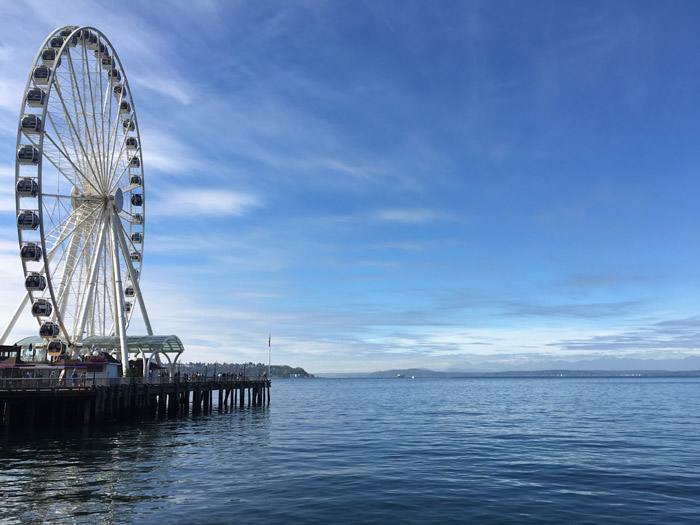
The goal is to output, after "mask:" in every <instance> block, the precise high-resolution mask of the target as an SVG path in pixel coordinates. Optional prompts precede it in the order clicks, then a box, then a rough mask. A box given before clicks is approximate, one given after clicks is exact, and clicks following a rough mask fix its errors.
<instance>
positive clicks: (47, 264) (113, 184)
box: [15, 26, 146, 344]
mask: <svg viewBox="0 0 700 525" xmlns="http://www.w3.org/2000/svg"><path fill="white" fill-rule="evenodd" d="M85 31H87V32H88V34H93V35H95V36H96V39H97V49H98V50H99V49H101V48H100V45H104V49H106V50H108V52H107V51H105V53H106V55H104V56H111V57H112V59H111V60H113V61H114V67H113V68H111V69H113V70H115V71H117V72H118V74H119V73H120V74H121V75H122V76H123V80H121V85H122V91H121V94H120V97H119V103H120V104H121V102H122V100H125V94H126V95H127V96H128V104H127V105H130V107H131V109H130V112H129V115H130V119H131V122H132V124H133V127H130V128H129V129H128V130H124V132H123V140H124V141H126V138H127V136H128V133H129V132H133V136H135V138H136V141H137V142H136V144H137V150H136V153H135V154H134V156H137V157H138V159H141V158H142V148H141V145H142V143H141V135H140V131H139V127H138V119H137V118H136V110H135V107H134V105H133V98H132V97H131V89H130V86H129V83H128V78H127V75H126V73H125V71H124V68H123V65H122V63H121V60H120V59H119V56H118V54H117V52H116V50H115V49H114V46H113V45H112V44H111V42H110V41H109V39H108V38H107V37H106V36H105V35H104V34H103V33H102V32H101V31H99V30H98V29H96V28H94V27H90V26H62V27H59V28H57V29H56V30H54V31H53V32H51V33H50V34H49V36H48V37H47V38H46V39H45V40H44V42H43V43H42V44H41V46H40V47H39V50H38V52H37V54H36V56H35V58H34V61H33V63H32V65H31V68H30V71H29V75H28V78H27V82H26V85H25V90H24V94H23V99H22V106H21V110H20V116H19V124H18V132H17V143H16V152H17V153H16V157H15V207H16V212H17V217H18V219H17V221H18V224H17V230H18V241H19V248H20V251H22V249H23V246H24V244H25V237H26V236H25V235H24V234H23V231H24V230H25V229H24V228H22V225H21V224H20V215H21V213H22V210H23V209H24V207H23V206H22V205H21V204H22V202H21V199H22V198H23V197H26V196H22V195H20V193H19V189H18V188H19V182H20V180H21V179H23V177H22V176H21V171H22V169H21V163H20V158H19V151H20V148H21V147H22V141H23V139H28V142H29V144H31V145H32V147H35V148H36V149H37V155H38V159H37V163H36V176H35V179H36V182H37V186H38V188H37V196H36V206H35V207H36V212H37V215H38V227H37V229H38V233H39V241H40V246H41V252H42V253H41V269H42V271H43V274H44V276H45V280H46V288H47V290H48V296H49V297H50V302H51V304H52V305H53V315H52V317H51V318H52V319H55V320H56V321H57V323H58V325H59V326H60V331H61V332H62V333H63V336H64V338H65V340H66V342H67V343H69V344H72V343H75V342H78V341H80V339H81V338H82V332H81V333H76V332H75V330H73V331H71V330H69V329H68V328H67V327H66V324H65V315H64V314H63V313H62V312H60V311H59V304H58V301H57V291H56V289H55V288H56V285H55V284H56V283H55V282H54V278H55V276H53V275H52V272H51V268H52V264H51V260H50V259H51V258H50V254H49V250H48V249H47V231H46V228H45V226H46V224H47V222H48V220H47V218H46V214H47V212H46V209H45V203H44V198H45V197H49V198H55V199H56V200H57V201H58V202H60V199H70V201H71V203H73V202H74V199H75V201H79V200H81V199H82V200H84V201H89V200H91V199H92V200H93V201H98V200H100V199H102V200H103V201H104V206H103V209H102V210H101V211H100V212H99V219H98V221H99V223H100V229H102V230H103V229H104V224H105V223H106V222H108V221H112V222H113V223H114V224H115V225H116V224H117V223H118V224H120V225H121V227H122V229H124V226H123V221H124V216H123V215H122V213H121V212H122V204H121V199H122V189H121V188H120V187H117V184H118V183H119V181H120V180H121V179H122V176H123V174H124V171H127V172H128V173H129V177H131V167H130V163H131V159H130V158H129V157H128V153H124V151H127V150H128V148H127V150H124V144H122V146H121V149H120V152H119V158H121V157H122V156H123V155H126V156H127V158H129V164H128V166H129V167H128V169H125V170H123V171H122V173H120V174H119V175H118V176H114V174H112V176H111V177H112V178H111V179H110V178H107V179H105V180H106V184H105V188H103V189H102V195H101V196H99V197H97V196H93V197H92V198H91V197H83V196H75V197H74V196H73V190H75V189H79V188H78V186H77V185H76V184H75V181H73V180H71V179H70V178H69V177H66V179H67V180H68V182H69V183H70V184H71V185H72V188H71V192H70V195H60V192H59V193H57V194H55V195H54V194H49V193H47V192H45V191H44V184H43V183H44V166H43V163H44V160H45V157H46V158H48V156H47V155H46V153H45V144H44V142H45V139H46V137H47V133H46V131H45V130H46V127H44V128H43V129H41V130H40V131H39V133H38V136H39V138H38V143H37V144H35V143H34V141H33V140H32V139H31V138H29V136H28V134H27V133H25V132H24V130H23V118H24V117H25V116H26V115H27V109H28V106H29V100H28V93H29V90H30V88H31V87H32V86H34V88H37V87H38V88H39V89H42V88H41V87H39V84H38V83H37V81H36V79H35V78H34V75H35V72H36V70H37V67H38V65H39V63H40V60H43V59H42V53H43V52H45V51H46V50H47V49H49V47H48V46H49V43H50V42H52V40H53V39H54V38H56V37H57V36H59V35H60V36H62V38H63V43H62V45H61V46H60V47H59V48H58V49H57V50H56V51H55V56H57V57H58V58H57V59H56V61H57V64H56V67H51V68H49V69H50V73H49V76H48V78H47V80H46V83H45V84H44V86H45V91H44V90H43V89H42V91H43V94H44V95H45V102H44V103H43V107H42V109H41V112H40V115H41V116H40V123H43V124H42V125H43V126H47V123H48V119H47V114H48V115H50V112H49V106H50V102H51V96H52V93H53V92H56V93H57V96H58V97H60V99H61V103H62V104H63V108H64V111H65V115H66V116H68V117H70V112H69V111H68V109H67V108H66V106H65V104H64V101H63V97H62V95H61V94H60V92H59V91H58V84H57V80H56V75H57V71H58V69H59V67H60V65H61V60H62V59H63V57H64V56H66V57H67V60H68V61H71V60H72V58H71V55H70V49H69V48H70V47H74V46H76V45H77V43H80V45H81V46H82V48H83V49H82V51H81V52H82V56H83V57H85V62H86V63H89V62H90V61H89V60H88V59H87V55H88V44H86V43H84V42H83V41H81V40H80V38H81V37H82V35H84V34H85V33H84V32H85ZM66 32H68V34H65V33H66ZM71 42H73V45H72V46H71V45H70V43H71ZM100 56H101V55H100V54H98V52H97V51H95V57H96V58H95V60H94V64H95V72H96V73H99V76H100V87H102V84H101V80H102V76H101V73H102V72H101V71H100V70H99V69H98V58H100ZM83 65H85V64H83ZM88 65H89V64H88ZM72 68H73V66H72V65H71V66H70V69H71V73H72V74H73V76H74V77H75V71H73V69H72ZM87 72H88V75H91V74H92V71H91V70H89V69H88V71H87ZM110 74H111V71H110ZM108 76H109V74H108ZM76 83H77V79H76ZM107 87H108V94H107V95H106V97H107V98H108V99H109V105H110V117H111V116H112V115H111V108H112V104H111V98H110V95H111V93H109V91H111V87H112V81H111V79H110V80H109V82H108V83H107ZM54 88H55V89H54ZM124 90H125V91H124ZM76 91H77V88H76ZM90 94H91V95H92V96H94V93H92V92H91V93H90ZM73 95H74V94H73ZM83 96H87V93H85V92H84V93H83ZM78 98H80V95H79V96H78ZM91 102H92V109H93V112H94V110H95V105H94V99H93V100H92V101H91ZM103 102H106V101H105V100H103ZM81 103H82V100H81ZM76 112H77V109H76ZM30 115H38V114H37V113H30ZM92 117H93V120H95V114H94V113H93V115H92ZM83 118H85V119H87V115H86V114H85V112H84V113H83ZM104 121H105V118H104V111H103V113H102V118H101V126H102V131H103V133H104ZM117 123H119V124H121V123H122V120H121V110H120V109H119V108H118V109H117V113H116V120H115V122H114V129H115V141H114V145H113V148H114V147H116V134H117V132H118V128H119V126H118V125H117ZM52 124H53V123H52ZM95 126H97V125H96V124H95ZM54 128H55V125H54ZM88 128H89V125H88V124H87V122H86V129H88ZM109 131H110V133H111V131H112V128H109ZM71 138H72V139H75V140H77V141H78V142H80V141H81V139H82V137H81V135H80V133H78V132H77V131H76V136H75V137H71ZM103 138H104V137H103ZM54 147H56V148H57V149H60V148H58V146H57V145H56V144H55V143H54ZM66 149H67V148H66ZM81 149H82V151H83V153H84V152H85V147H84V145H82V144H81ZM63 153H64V156H66V159H67V160H68V161H69V163H70V164H71V167H72V168H73V169H74V170H75V171H76V175H77V174H78V173H79V170H78V167H77V165H76V163H77V162H78V161H77V160H75V159H74V161H71V159H70V158H68V155H67V154H66V152H65V151H63ZM93 153H94V152H93ZM86 157H87V155H86ZM119 158H117V162H118V160H119ZM91 160H93V161H96V160H100V161H101V160H104V159H102V158H101V157H100V158H92V159H91ZM83 161H84V162H86V163H88V164H89V163H90V159H89V158H86V159H83ZM114 161H115V159H114V158H113V152H112V158H110V163H109V165H108V168H107V169H108V170H109V169H111V167H112V163H113V162H114ZM116 166H117V164H115V167H116ZM117 169H118V168H117ZM138 170H139V177H140V183H139V186H140V190H141V194H140V211H139V214H140V221H139V223H138V226H139V233H140V238H139V241H138V244H139V245H140V246H139V250H138V260H137V261H136V262H137V263H138V269H137V270H136V269H135V268H134V265H133V264H132V262H131V260H130V254H129V253H127V246H126V245H121V246H120V245H118V243H117V240H116V239H113V244H114V254H113V255H112V258H113V259H114V260H117V261H119V256H120V255H121V258H122V259H123V262H124V263H125V266H126V267H127V269H128V275H129V278H130V279H131V280H132V283H136V287H138V281H139V280H140V277H141V269H142V263H143V247H144V238H145V215H146V213H145V211H146V210H145V177H144V172H143V164H142V162H140V160H139V167H138ZM58 171H60V169H59V170H58ZM115 173H116V169H115ZM95 177H96V178H95V182H97V176H95ZM76 179H77V177H76ZM84 180H85V181H88V182H90V178H89V177H84ZM93 189H95V191H96V192H97V193H99V190H98V189H97V188H95V186H94V185H93ZM133 189H134V188H130V189H128V191H129V192H131V191H132V190H133ZM116 195H119V199H120V202H119V203H118V204H117V203H112V204H110V202H108V201H109V199H110V198H111V199H112V200H114V199H115V198H116ZM73 205H74V204H73ZM83 205H84V204H83ZM83 205H81V207H82V206H83ZM62 206H64V205H63V204H62ZM110 206H111V207H110ZM131 206H132V208H131V210H133V199H132V204H131ZM98 208H99V207H98V206H96V207H95V209H94V210H92V211H93V212H95V211H97V210H98ZM78 209H79V208H75V209H74V211H77V210H78ZM114 210H116V212H115V213H112V212H113V211H114ZM84 211H87V210H84ZM72 215H73V214H72V213H69V214H68V215H67V218H68V217H71V216H72ZM130 215H131V214H130ZM131 216H132V218H133V215H131ZM88 217H89V215H88ZM49 220H50V218H49ZM74 220H75V221H76V224H75V227H74V229H73V231H72V232H69V233H68V234H67V235H66V236H65V237H63V238H61V236H60V234H59V235H58V236H57V241H56V243H55V244H54V247H57V246H59V242H58V239H60V240H61V242H63V241H65V239H66V238H68V237H69V236H72V235H76V234H75V231H76V230H78V226H79V225H78V222H77V221H78V214H77V213H76V214H75V218H74ZM129 223H130V226H129V228H130V230H131V227H132V225H133V224H134V222H133V221H132V220H130V221H129ZM96 224H97V222H95V224H93V227H94V226H95V225H96ZM59 227H60V224H59V225H58V226H56V227H55V228H53V230H52V231H51V234H53V233H55V231H56V229H57V228H59ZM63 227H64V228H65V224H64V225H63ZM115 232H116V230H115ZM103 233H104V232H103ZM114 235H115V236H116V235H117V234H116V233H115V234H114ZM119 235H123V233H122V234H119ZM86 239H87V237H86ZM132 239H133V238H132ZM71 243H73V240H72V239H71ZM133 246H134V244H133V242H132V247H133ZM84 250H85V247H83V253H84ZM132 253H133V252H132ZM62 255H66V252H65V250H64V252H63V254H62ZM97 257H101V253H98V254H97ZM105 258H106V256H105ZM20 259H21V262H22V269H23V273H24V275H25V277H26V276H28V275H29V274H30V271H29V269H28V266H27V261H26V260H25V259H24V258H22V257H20ZM64 264H65V266H64V272H65V268H66V266H67V264H68V263H64ZM71 264H73V263H71ZM83 264H84V263H83ZM119 265H121V262H119ZM57 268H58V265H56V269H57ZM73 273H74V272H73ZM72 278H73V275H72V274H71V275H69V276H68V279H72ZM61 281H62V282H61V284H60V286H61V287H63V288H64V290H63V293H64V294H66V296H65V297H61V298H60V299H61V300H62V301H63V304H66V303H67V301H68V299H67V297H68V294H70V290H68V289H67V288H65V287H67V286H69V284H68V285H67V284H66V283H65V275H64V276H62V277H61ZM106 281H107V279H106V278H105V286H106ZM87 290H88V289H87V288H84V290H83V293H84V294H87ZM27 292H28V294H29V297H30V299H31V302H32V304H34V303H35V297H34V292H33V291H32V290H29V289H28V290H27ZM123 293H124V290H119V291H118V290H116V288H115V289H114V292H113V294H114V302H115V305H116V304H117V303H118V304H121V308H123V307H124V300H123V299H124V295H123ZM119 294H121V297H120V300H117V296H118V295H119ZM45 295H46V294H44V296H45ZM139 295H140V292H139ZM85 297H87V296H85ZM83 300H87V299H85V298H83ZM139 303H140V305H141V309H142V311H143V310H145V309H144V307H143V303H142V298H141V297H139ZM106 306H107V305H106V303H105V304H103V307H104V310H105V312H106ZM134 306H135V305H134ZM115 309H116V310H120V307H116V308H115ZM133 312H134V308H132V309H131V311H129V312H128V315H127V319H126V325H127V326H128V323H129V321H130V319H131V316H132V315H133ZM143 314H144V315H145V311H144V312H143ZM77 315H78V314H77V312H74V323H75V321H76V320H77V319H78V317H77ZM105 315H106V314H105ZM115 316H116V312H115V311H112V318H113V319H114V317H115ZM36 317H37V321H38V323H39V325H41V324H42V320H41V319H40V318H39V316H36ZM110 329H111V328H110ZM115 330H116V328H115Z"/></svg>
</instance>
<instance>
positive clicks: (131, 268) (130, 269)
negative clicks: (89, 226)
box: [117, 227, 153, 335]
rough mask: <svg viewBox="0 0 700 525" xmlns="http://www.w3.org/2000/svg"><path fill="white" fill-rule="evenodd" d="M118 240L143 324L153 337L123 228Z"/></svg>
mask: <svg viewBox="0 0 700 525" xmlns="http://www.w3.org/2000/svg"><path fill="white" fill-rule="evenodd" d="M117 239H119V245H120V246H121V248H122V251H123V252H124V255H125V256H124V259H126V267H127V270H128V272H129V277H131V284H132V285H133V287H134V290H135V291H136V294H135V295H136V300H137V301H138V302H139V308H140V309H141V315H142V316H143V323H144V324H145V325H146V333H147V334H148V335H153V329H152V328H151V321H150V319H149V318H148V312H147V311H146V305H145V303H144V302H143V295H142V294H141V285H140V284H139V280H138V279H134V277H135V275H136V272H135V271H134V265H133V264H131V259H130V258H129V257H126V254H128V253H129V247H128V246H127V245H126V239H125V238H124V232H123V231H122V229H121V227H119V228H117Z"/></svg>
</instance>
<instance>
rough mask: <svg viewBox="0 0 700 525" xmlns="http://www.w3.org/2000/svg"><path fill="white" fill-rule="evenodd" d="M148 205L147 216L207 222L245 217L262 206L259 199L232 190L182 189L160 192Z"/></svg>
mask: <svg viewBox="0 0 700 525" xmlns="http://www.w3.org/2000/svg"><path fill="white" fill-rule="evenodd" d="M154 193H155V198H154V199H153V201H151V202H149V207H148V214H149V215H150V216H156V217H167V216H170V217H172V216H187V217H188V218H189V219H191V220H207V219H211V218H214V217H225V216H228V215H237V216H241V215H245V214H246V213H248V212H249V211H250V210H251V209H252V208H254V207H257V206H260V205H261V204H262V203H261V201H260V199H258V197H256V196H254V195H250V194H246V193H239V192H235V191H230V190H223V189H222V190H217V189H213V188H212V189H200V188H182V187H178V189H174V190H172V191H169V192H167V193H165V192H162V191H158V192H157V193H156V192H154Z"/></svg>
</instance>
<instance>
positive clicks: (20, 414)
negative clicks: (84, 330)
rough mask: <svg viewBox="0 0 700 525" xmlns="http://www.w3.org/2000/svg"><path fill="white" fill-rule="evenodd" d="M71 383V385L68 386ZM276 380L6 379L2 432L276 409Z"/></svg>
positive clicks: (0, 399)
mask: <svg viewBox="0 0 700 525" xmlns="http://www.w3.org/2000/svg"><path fill="white" fill-rule="evenodd" d="M66 381H67V382H66ZM270 385H271V382H270V379H269V378H266V377H257V378H244V377H240V376H229V377H195V378H188V379H184V378H180V377H175V378H169V377H162V378H142V377H126V378H116V379H97V380H93V379H91V378H87V379H84V380H70V379H68V380H59V379H54V378H51V379H48V378H42V379H33V378H16V379H0V427H2V428H5V429H9V428H13V427H34V426H48V427H54V426H68V425H82V426H89V425H98V424H109V423H119V422H125V421H138V420H142V419H154V418H157V417H166V416H167V417H177V416H186V415H188V414H192V415H198V414H202V413H208V412H211V411H212V410H213V407H214V400H215V399H216V400H217V401H218V405H217V406H218V410H223V409H224V408H227V407H231V408H236V407H238V408H244V407H245V406H246V405H247V406H264V405H269V404H270Z"/></svg>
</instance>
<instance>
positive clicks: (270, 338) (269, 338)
mask: <svg viewBox="0 0 700 525" xmlns="http://www.w3.org/2000/svg"><path fill="white" fill-rule="evenodd" d="M270 341H272V334H270V337H268V338H267V347H268V348H270Z"/></svg>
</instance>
